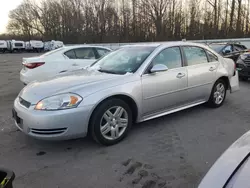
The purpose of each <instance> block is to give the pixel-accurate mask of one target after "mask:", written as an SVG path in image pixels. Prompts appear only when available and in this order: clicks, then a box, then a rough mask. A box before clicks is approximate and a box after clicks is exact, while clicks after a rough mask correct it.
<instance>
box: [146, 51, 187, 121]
mask: <svg viewBox="0 0 250 188" xmlns="http://www.w3.org/2000/svg"><path fill="white" fill-rule="evenodd" d="M156 64H164V65H166V66H167V67H168V70H167V71H164V72H158V73H150V71H147V72H146V73H145V74H144V75H143V76H142V78H141V82H142V92H143V116H144V118H145V119H147V118H148V117H150V116H152V115H157V114H161V113H164V112H166V111H169V110H173V109H175V108H178V107H181V106H183V105H184V104H185V102H186V100H185V95H186V92H187V91H186V89H187V85H188V83H187V80H188V79H187V77H188V74H187V69H186V67H183V62H182V55H181V51H180V48H179V47H170V48H166V49H164V50H162V51H161V52H160V53H159V54H158V55H157V56H156V57H155V58H154V60H153V61H152V64H151V66H150V68H152V67H153V66H154V65H156Z"/></svg>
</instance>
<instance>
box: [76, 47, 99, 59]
mask: <svg viewBox="0 0 250 188" xmlns="http://www.w3.org/2000/svg"><path fill="white" fill-rule="evenodd" d="M75 53H76V58H77V59H95V53H94V51H93V49H92V48H77V49H75Z"/></svg>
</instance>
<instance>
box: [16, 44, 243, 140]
mask: <svg viewBox="0 0 250 188" xmlns="http://www.w3.org/2000/svg"><path fill="white" fill-rule="evenodd" d="M88 48H90V47H88ZM92 48H93V49H96V52H98V50H99V49H100V50H101V51H102V52H103V49H101V48H100V47H92ZM83 49H84V50H86V49H85V48H83ZM83 49H82V50H83ZM104 50H105V49H104ZM58 51H59V54H64V55H66V56H67V57H73V58H75V57H76V56H78V54H79V53H78V51H77V50H76V49H70V50H69V49H67V50H65V49H63V50H60V49H59V50H58ZM107 51H108V50H107ZM54 53H56V52H54ZM80 54H81V56H84V57H86V55H87V54H88V55H87V57H96V55H97V57H99V56H98V54H100V53H98V54H97V53H95V56H94V55H93V54H92V53H85V52H84V53H80ZM83 54H84V55H83ZM64 55H62V56H64ZM53 59H54V58H53ZM35 62H40V60H36V61H35ZM63 63H64V62H62V61H59V63H58V65H62V64H63ZM45 64H46V63H45ZM52 64H53V63H51V64H49V70H53V69H54V68H53V67H51V65H52ZM28 66H30V67H37V66H40V64H38V65H28ZM38 68H39V67H38ZM42 73H43V74H45V72H42ZM36 75H37V74H36ZM234 75H235V76H234ZM238 89H239V82H238V74H237V71H236V70H235V67H234V62H233V61H232V60H231V59H228V58H223V57H221V56H220V55H218V54H217V53H216V52H214V51H213V50H211V49H210V48H208V47H206V46H204V45H201V44H195V43H188V42H169V43H165V44H157V43H155V44H147V45H134V46H125V47H122V48H121V49H118V50H116V51H113V52H111V53H109V54H108V55H106V56H104V57H103V58H101V59H99V60H98V61H96V62H95V63H93V64H92V65H91V66H89V67H88V68H85V69H83V70H78V71H74V72H73V73H70V74H69V73H64V74H63V75H61V76H58V77H56V78H53V79H48V80H43V81H37V82H33V83H31V84H29V85H28V86H26V87H25V88H24V89H23V90H22V91H21V92H20V94H19V95H18V97H17V98H16V99H15V102H14V110H13V117H14V119H15V123H16V126H17V127H18V128H19V129H20V130H21V131H23V132H24V133H25V134H27V135H29V136H33V137H35V138H40V139H47V140H55V139H57V140H59V139H71V138H78V137H84V136H86V135H87V133H88V132H89V133H90V135H92V137H93V138H94V139H95V140H96V141H97V142H99V143H101V144H104V145H112V144H116V143H118V142H119V141H121V140H122V139H123V138H124V137H125V136H126V135H127V134H128V132H129V129H130V127H131V126H132V123H133V122H143V121H146V120H150V119H153V118H157V117H160V116H163V115H167V114H170V113H173V112H177V111H180V110H183V109H187V108H190V107H193V106H196V105H200V104H203V103H207V104H208V105H209V106H211V107H214V108H218V107H220V106H221V105H222V104H223V102H224V100H225V98H226V94H227V90H230V91H231V92H234V91H237V90H238Z"/></svg>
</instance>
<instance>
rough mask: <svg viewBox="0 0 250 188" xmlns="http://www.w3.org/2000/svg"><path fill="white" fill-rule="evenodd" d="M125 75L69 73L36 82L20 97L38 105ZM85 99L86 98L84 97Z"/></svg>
mask: <svg viewBox="0 0 250 188" xmlns="http://www.w3.org/2000/svg"><path fill="white" fill-rule="evenodd" d="M121 76H123V75H116V74H106V73H100V72H98V71H88V70H86V69H83V70H78V71H74V72H69V73H65V74H62V75H60V76H56V77H54V78H49V79H47V80H41V81H35V82H32V83H30V84H29V85H27V86H26V87H25V88H23V90H22V91H21V92H20V94H19V97H22V98H23V99H25V100H27V101H29V102H31V103H32V104H36V103H37V102H38V101H40V100H41V99H43V98H45V97H49V96H52V95H56V94H60V93H67V92H76V93H77V91H78V90H79V89H82V88H83V87H86V86H89V85H93V84H97V83H100V87H101V83H102V82H106V81H107V80H117V78H119V77H121ZM82 97H84V96H82Z"/></svg>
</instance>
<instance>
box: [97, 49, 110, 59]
mask: <svg viewBox="0 0 250 188" xmlns="http://www.w3.org/2000/svg"><path fill="white" fill-rule="evenodd" d="M96 50H97V53H98V55H99V57H102V56H104V55H105V54H106V53H108V52H109V50H106V49H101V48H96Z"/></svg>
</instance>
